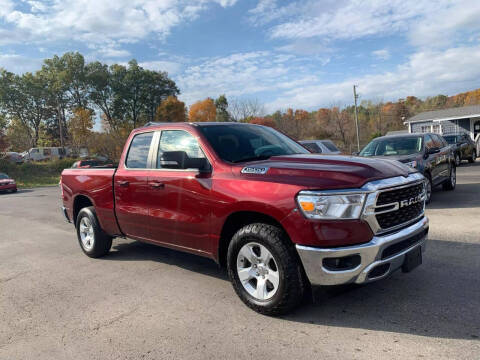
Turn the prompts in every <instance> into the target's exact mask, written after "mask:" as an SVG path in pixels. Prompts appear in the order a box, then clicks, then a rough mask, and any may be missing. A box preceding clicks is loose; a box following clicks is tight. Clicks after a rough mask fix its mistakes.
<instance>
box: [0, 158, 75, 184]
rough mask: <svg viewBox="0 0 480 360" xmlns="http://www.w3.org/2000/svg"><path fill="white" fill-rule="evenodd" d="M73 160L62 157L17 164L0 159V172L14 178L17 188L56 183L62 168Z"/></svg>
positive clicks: (67, 166)
mask: <svg viewBox="0 0 480 360" xmlns="http://www.w3.org/2000/svg"><path fill="white" fill-rule="evenodd" d="M75 161H76V160H74V159H63V160H53V161H48V162H27V163H24V164H20V165H17V164H14V163H11V162H9V161H7V160H5V159H1V160H0V172H3V173H7V174H8V175H9V176H10V177H11V178H13V179H15V181H16V182H17V186H18V187H19V188H29V187H36V186H47V185H57V184H58V182H59V181H60V174H61V173H62V170H63V169H66V168H69V167H71V166H72V164H73V163H74V162H75Z"/></svg>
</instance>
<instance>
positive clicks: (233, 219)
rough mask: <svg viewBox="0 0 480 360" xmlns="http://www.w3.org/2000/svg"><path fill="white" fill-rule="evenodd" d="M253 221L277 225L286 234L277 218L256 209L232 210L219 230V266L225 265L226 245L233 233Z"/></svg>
mask: <svg viewBox="0 0 480 360" xmlns="http://www.w3.org/2000/svg"><path fill="white" fill-rule="evenodd" d="M253 223H264V224H269V225H274V226H277V227H278V228H280V229H282V230H283V231H284V232H285V234H287V236H288V233H287V231H286V230H285V228H284V227H283V226H282V225H281V224H280V222H279V221H278V220H277V219H275V218H274V217H272V216H271V215H268V214H265V213H262V212H258V211H236V212H233V213H231V214H230V215H229V216H228V217H227V218H226V220H225V222H224V223H223V226H222V230H221V232H220V240H219V244H218V251H217V261H218V263H219V264H220V266H222V267H225V266H226V261H227V251H228V245H229V244H230V241H231V239H232V237H233V235H235V233H236V232H237V231H238V230H240V229H241V228H242V227H244V226H246V225H248V224H253Z"/></svg>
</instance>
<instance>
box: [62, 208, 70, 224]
mask: <svg viewBox="0 0 480 360" xmlns="http://www.w3.org/2000/svg"><path fill="white" fill-rule="evenodd" d="M60 209H61V210H62V214H63V217H64V218H65V221H66V222H68V223H71V222H72V221H71V220H70V218H69V217H68V211H67V208H66V207H65V206H62V207H61V208H60Z"/></svg>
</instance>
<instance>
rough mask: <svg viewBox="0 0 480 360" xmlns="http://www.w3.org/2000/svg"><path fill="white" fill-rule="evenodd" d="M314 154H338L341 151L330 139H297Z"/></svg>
mask: <svg viewBox="0 0 480 360" xmlns="http://www.w3.org/2000/svg"><path fill="white" fill-rule="evenodd" d="M299 142H300V144H302V145H303V146H304V147H306V148H307V149H308V150H309V151H310V152H311V153H314V154H340V153H341V151H340V150H339V149H338V148H337V147H336V146H335V144H334V143H333V142H332V141H331V140H302V141H299Z"/></svg>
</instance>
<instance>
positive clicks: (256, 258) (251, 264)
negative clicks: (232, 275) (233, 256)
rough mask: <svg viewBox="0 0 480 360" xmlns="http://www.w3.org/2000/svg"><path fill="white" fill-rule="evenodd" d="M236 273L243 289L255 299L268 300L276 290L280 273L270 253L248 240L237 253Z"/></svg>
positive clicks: (263, 247)
mask: <svg viewBox="0 0 480 360" xmlns="http://www.w3.org/2000/svg"><path fill="white" fill-rule="evenodd" d="M237 275H238V278H239V279H240V282H241V283H242V285H243V287H244V289H245V290H246V291H247V292H248V293H249V294H250V295H251V296H253V297H254V298H255V299H257V300H268V299H270V298H271V297H272V296H273V295H275V293H276V292H277V290H278V285H279V282H280V273H279V271H278V266H277V263H276V261H275V259H274V257H273V255H272V253H271V252H270V251H269V250H268V249H267V248H266V247H265V246H263V245H261V244H259V243H255V242H250V243H248V244H245V245H243V246H242V248H241V249H240V251H239V252H238V255H237Z"/></svg>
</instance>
